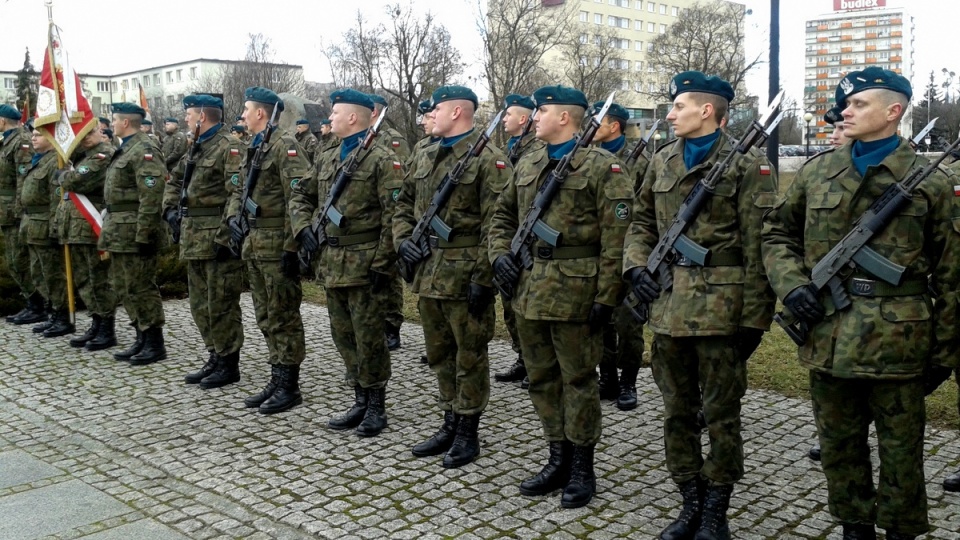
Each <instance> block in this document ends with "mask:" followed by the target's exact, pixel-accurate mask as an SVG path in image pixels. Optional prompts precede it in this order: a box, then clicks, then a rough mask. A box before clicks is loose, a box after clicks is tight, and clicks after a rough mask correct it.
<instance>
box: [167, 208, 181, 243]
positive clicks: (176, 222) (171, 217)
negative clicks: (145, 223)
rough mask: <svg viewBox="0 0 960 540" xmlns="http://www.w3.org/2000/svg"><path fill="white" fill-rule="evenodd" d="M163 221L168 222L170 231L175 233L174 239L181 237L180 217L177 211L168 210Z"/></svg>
mask: <svg viewBox="0 0 960 540" xmlns="http://www.w3.org/2000/svg"><path fill="white" fill-rule="evenodd" d="M163 220H164V221H166V222H167V225H169V226H170V230H171V231H173V236H174V237H178V236H180V215H179V214H177V211H176V210H173V209H170V210H167V213H165V214H164V215H163Z"/></svg>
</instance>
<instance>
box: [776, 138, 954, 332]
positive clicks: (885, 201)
mask: <svg viewBox="0 0 960 540" xmlns="http://www.w3.org/2000/svg"><path fill="white" fill-rule="evenodd" d="M957 148H960V139H957V140H956V141H954V142H953V144H951V145H950V147H949V148H947V149H946V150H944V151H943V153H942V154H940V157H938V158H937V159H935V160H934V161H932V162H930V163H928V164H927V165H926V166H925V167H919V166H918V167H914V169H913V170H912V171H910V172H909V173H908V174H907V177H906V178H904V179H903V180H902V181H900V182H899V183H896V184H893V185H891V186H890V187H888V188H887V189H886V190H885V191H884V192H883V194H882V195H880V197H879V198H878V199H877V200H875V201H874V202H873V204H871V205H870V208H868V209H867V211H866V212H864V213H863V214H862V215H861V216H860V217H859V218H858V219H857V221H856V222H855V223H854V224H853V228H852V229H851V230H850V232H848V233H847V234H846V236H844V237H843V239H842V240H840V242H838V243H837V244H836V245H835V246H833V248H832V249H831V250H830V251H829V252H828V253H827V254H826V256H824V257H823V258H822V259H820V261H819V262H817V264H816V265H815V266H814V267H813V271H812V272H811V275H810V283H809V284H808V285H805V286H806V287H809V288H810V290H811V291H812V292H813V293H814V294H815V295H819V294H820V292H821V291H823V290H824V289H829V290H830V297H831V298H832V299H833V306H834V307H835V308H836V310H837V311H843V310H845V309H847V308H849V307H850V304H851V302H850V295H849V293H847V290H846V289H845V285H844V279H845V277H846V276H847V275H848V274H849V273H850V272H851V271H853V270H854V269H856V268H861V269H863V270H864V271H866V272H868V273H870V274H871V275H873V276H875V277H877V278H878V279H881V280H883V281H885V282H887V283H889V284H890V285H893V286H894V287H897V286H899V285H900V282H901V281H902V280H903V274H904V273H905V272H906V271H907V269H906V268H904V267H903V266H900V265H899V264H896V263H894V262H893V261H890V260H889V259H887V258H886V257H884V256H883V255H880V254H879V253H877V252H876V251H874V250H873V249H871V248H870V247H869V246H867V243H869V242H870V240H872V239H873V238H874V237H875V236H877V235H878V234H880V233H881V232H883V230H884V228H886V226H887V225H888V224H889V223H890V222H891V221H893V219H894V218H895V217H897V215H898V214H900V212H901V211H902V210H903V209H904V208H906V207H907V206H908V205H909V204H910V203H911V201H912V200H913V199H912V198H911V196H910V194H911V193H912V192H913V190H914V189H916V188H917V186H919V185H920V182H922V181H923V180H924V179H926V178H927V177H928V176H930V175H931V174H933V173H934V171H936V170H937V167H938V166H939V165H940V163H941V162H942V161H943V160H944V159H945V158H946V157H947V156H949V155H950V153H951V152H953V151H954V150H956V149H957ZM773 320H775V321H777V324H779V325H780V326H781V327H782V328H783V330H784V331H785V332H786V333H787V335H788V336H790V339H792V340H793V342H794V343H796V344H797V345H803V344H804V343H806V341H807V334H808V333H809V327H808V326H807V324H806V322H804V321H802V320H799V319H798V318H796V317H793V316H792V314H790V313H789V312H787V313H783V312H781V313H777V314H776V315H774V316H773Z"/></svg>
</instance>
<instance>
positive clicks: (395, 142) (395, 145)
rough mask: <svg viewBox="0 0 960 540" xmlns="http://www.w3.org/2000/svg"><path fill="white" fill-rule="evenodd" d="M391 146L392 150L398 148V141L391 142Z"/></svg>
mask: <svg viewBox="0 0 960 540" xmlns="http://www.w3.org/2000/svg"><path fill="white" fill-rule="evenodd" d="M391 144H392V145H393V147H394V148H400V141H393V142H392V143H391Z"/></svg>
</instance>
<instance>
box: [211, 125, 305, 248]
mask: <svg viewBox="0 0 960 540" xmlns="http://www.w3.org/2000/svg"><path fill="white" fill-rule="evenodd" d="M261 144H263V143H262V142H258V144H257V146H250V148H248V149H247V154H246V156H245V157H244V159H243V163H242V165H241V167H240V170H241V173H240V180H241V182H240V189H238V190H237V191H236V192H235V193H234V195H233V196H232V197H231V198H230V205H229V212H228V214H229V215H231V216H235V215H237V214H238V212H239V211H240V199H241V196H242V194H243V188H244V185H243V184H244V182H245V181H246V178H247V173H248V172H249V170H248V167H249V165H250V160H251V159H252V158H253V155H254V153H256V151H257V148H259V146H260V145H261ZM309 170H310V164H309V163H307V158H305V157H304V156H303V153H302V152H300V145H298V144H297V140H296V139H295V138H293V136H292V135H289V134H287V133H282V132H281V131H279V130H278V131H276V132H275V133H274V134H273V136H272V137H271V138H270V144H269V145H268V146H267V147H266V148H265V149H264V157H263V162H262V165H261V169H260V176H259V177H258V178H257V185H256V186H254V189H253V191H252V192H251V193H250V199H251V200H252V201H254V202H256V203H257V204H258V205H260V217H257V218H254V216H250V215H247V214H246V212H245V213H244V215H246V216H247V219H248V220H249V223H250V234H248V235H247V238H246V239H245V240H244V241H243V259H244V260H256V261H277V260H280V256H281V255H282V254H283V252H285V251H286V252H289V253H296V252H297V249H298V248H299V245H298V243H297V240H296V237H295V236H294V235H293V230H292V229H291V228H290V212H289V211H288V205H289V204H290V196H291V195H292V194H293V188H295V187H296V186H297V184H298V183H300V179H301V178H303V177H304V176H306V175H307V173H308V172H309Z"/></svg>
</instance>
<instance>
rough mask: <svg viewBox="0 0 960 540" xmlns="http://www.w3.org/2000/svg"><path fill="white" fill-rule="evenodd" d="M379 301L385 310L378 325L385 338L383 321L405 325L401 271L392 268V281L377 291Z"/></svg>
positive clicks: (381, 334)
mask: <svg viewBox="0 0 960 540" xmlns="http://www.w3.org/2000/svg"><path fill="white" fill-rule="evenodd" d="M376 296H377V303H378V304H379V305H380V306H381V309H382V310H383V312H382V315H381V320H380V321H377V323H376V324H377V327H378V328H380V329H381V332H380V338H381V339H383V332H382V329H383V323H382V322H381V321H386V323H387V324H389V325H391V326H394V327H396V328H400V326H401V325H403V280H402V279H400V273H399V272H397V271H396V270H392V271H391V273H390V283H389V284H388V285H387V286H386V287H384V288H383V289H381V290H380V292H378V293H376Z"/></svg>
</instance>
